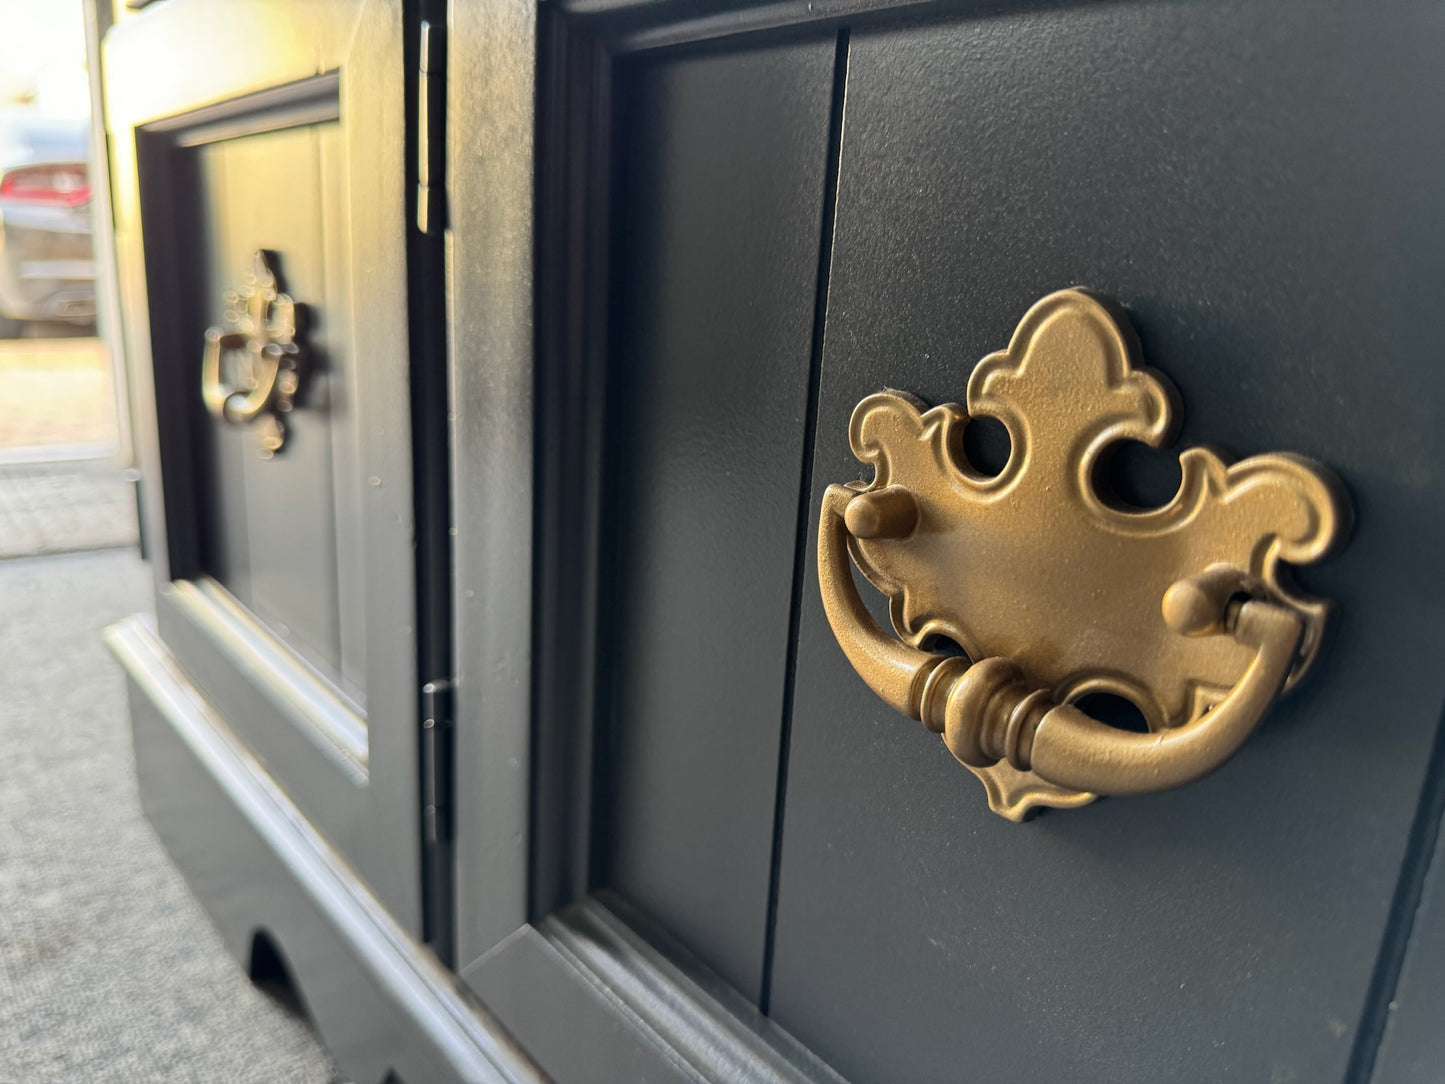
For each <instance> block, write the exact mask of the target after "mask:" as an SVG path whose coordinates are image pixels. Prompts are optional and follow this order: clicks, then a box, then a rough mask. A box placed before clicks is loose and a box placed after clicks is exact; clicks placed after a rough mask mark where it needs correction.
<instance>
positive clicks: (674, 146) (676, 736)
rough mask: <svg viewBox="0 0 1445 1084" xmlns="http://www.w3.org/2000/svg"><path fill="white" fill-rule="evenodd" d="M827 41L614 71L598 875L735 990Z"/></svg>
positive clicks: (788, 587)
mask: <svg viewBox="0 0 1445 1084" xmlns="http://www.w3.org/2000/svg"><path fill="white" fill-rule="evenodd" d="M834 52H835V50H834V43H833V40H832V38H831V36H829V37H826V38H823V39H822V40H818V41H813V42H807V43H801V44H788V45H778V46H771V47H767V48H761V49H754V50H750V51H747V52H734V53H721V54H714V55H703V56H691V57H686V58H677V59H669V60H663V61H660V62H653V63H649V62H645V61H639V62H636V63H635V64H632V65H629V66H627V67H625V68H623V69H622V70H621V71H620V73H619V77H618V82H617V86H616V93H617V97H616V101H617V112H616V116H617V117H618V118H619V128H620V130H619V134H618V143H617V147H618V169H617V174H616V178H617V179H616V191H617V192H618V194H619V196H618V199H619V203H620V207H619V211H618V215H617V226H616V231H615V236H614V243H615V244H616V246H617V249H616V251H617V258H616V262H615V266H614V278H613V282H614V284H615V286H614V291H615V292H614V294H613V296H614V298H615V305H616V307H615V309H614V312H615V313H616V317H617V325H616V328H615V335H616V338H615V343H616V347H615V350H614V354H613V380H612V383H611V386H610V387H609V390H608V396H609V403H608V442H609V466H608V470H609V480H610V481H609V486H608V492H607V496H606V497H605V507H606V511H605V520H606V523H607V525H608V527H607V529H608V530H609V531H610V532H611V535H610V538H609V540H608V543H607V544H608V547H609V548H610V550H611V552H612V554H613V555H614V561H613V563H612V565H611V566H610V568H611V572H610V577H609V580H610V582H608V583H607V584H606V586H605V589H604V594H605V596H606V599H607V601H606V602H604V606H606V607H607V609H606V610H605V611H604V616H603V622H604V629H605V630H606V631H605V632H604V635H603V637H602V640H603V642H604V645H605V646H604V653H605V657H606V658H608V659H610V661H611V667H610V672H609V673H608V674H606V675H605V676H604V682H606V683H608V684H610V698H609V699H608V701H607V702H606V706H605V715H606V720H607V724H608V725H606V726H605V727H604V731H605V732H604V736H603V740H602V744H601V747H600V752H599V757H600V761H601V763H600V770H599V775H600V778H601V787H600V789H601V792H602V797H601V799H600V803H599V804H600V805H601V816H600V818H599V820H600V824H601V826H600V828H599V829H598V831H597V849H598V851H599V857H600V859H601V873H600V876H599V877H598V878H597V879H598V880H599V881H600V883H601V884H603V885H606V886H609V887H611V888H613V889H615V890H616V891H618V892H619V893H621V894H622V895H623V896H625V897H626V898H627V899H629V900H630V901H632V902H633V903H634V904H636V905H638V906H640V907H641V908H643V909H644V910H645V911H647V912H649V913H651V914H652V915H653V916H654V917H655V918H657V919H658V920H659V921H660V922H661V923H662V924H663V925H664V926H666V927H667V928H668V929H669V930H670V931H671V932H672V933H674V934H675V935H676V936H677V937H679V938H680V939H681V940H682V941H684V942H685V943H686V944H688V945H689V946H690V947H691V948H692V949H694V950H695V951H696V952H698V954H699V955H700V956H702V957H703V959H705V960H706V961H707V962H708V963H709V964H711V965H712V966H713V967H714V968H716V969H717V971H718V972H719V973H720V974H722V975H723V976H724V977H725V978H726V979H728V980H729V981H730V982H732V983H733V984H735V985H736V986H737V987H738V989H739V990H741V991H743V992H744V993H745V994H746V995H747V996H748V997H750V998H756V997H757V996H758V994H759V991H760V984H761V977H762V967H763V944H764V936H765V931H766V926H767V908H768V884H769V875H770V866H771V861H772V839H773V820H774V794H775V787H776V784H777V773H778V754H779V742H780V729H779V728H780V726H781V723H782V715H783V691H784V684H785V669H786V659H787V653H788V638H789V619H790V613H791V597H792V590H793V576H794V569H793V565H794V552H795V549H796V545H797V529H798V527H797V525H798V517H799V487H800V485H801V484H802V481H801V476H802V469H803V468H802V464H803V457H804V448H805V441H804V435H803V434H804V421H805V416H806V414H807V411H808V385H809V367H810V354H811V344H812V336H813V311H814V307H815V289H814V284H815V280H816V272H817V266H818V250H819V236H820V229H821V221H822V208H823V203H824V179H825V173H826V165H827V163H826V159H827V140H828V130H829V118H830V102H831V97H832V85H833V61H834ZM609 678H610V681H609V680H608V679H609Z"/></svg>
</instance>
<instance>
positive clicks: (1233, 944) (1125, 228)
mask: <svg viewBox="0 0 1445 1084" xmlns="http://www.w3.org/2000/svg"><path fill="white" fill-rule="evenodd" d="M1442 48H1445V22H1442V21H1441V19H1440V17H1439V13H1438V11H1436V10H1434V9H1433V8H1432V7H1431V6H1430V5H1426V4H1399V5H1390V6H1388V7H1387V8H1381V7H1379V6H1374V5H1363V4H1348V5H1337V6H1336V7H1335V8H1333V9H1332V10H1331V12H1330V14H1329V16H1328V17H1327V18H1321V17H1320V15H1319V13H1318V12H1316V11H1315V10H1313V9H1312V8H1311V7H1310V6H1308V5H1304V4H1298V5H1284V4H1278V5H1253V4H1210V5H1205V4H1130V5H1104V6H1095V5H1066V6H1061V7H1060V6H1053V7H1048V8H1044V9H1039V10H1035V11H1029V12H1023V13H1013V14H989V15H987V16H979V17H969V18H964V19H960V20H957V21H950V22H939V23H934V24H927V25H916V26H912V27H908V28H901V29H895V28H889V27H875V28H871V29H859V30H856V31H855V32H854V33H853V35H852V37H851V42H850V47H849V55H848V78H847V99H846V101H847V104H846V110H845V117H844V128H843V131H844V137H843V144H842V155H841V164H840V171H839V180H838V192H839V195H838V216H837V228H836V241H835V247H834V251H833V259H832V276H831V281H830V284H829V295H828V307H827V321H826V342H825V348H824V355H823V365H822V374H821V388H820V396H819V407H818V420H817V444H816V449H817V451H816V464H815V471H814V482H813V502H814V503H813V509H814V515H815V517H816V513H817V509H818V507H819V504H818V502H819V500H820V498H821V494H822V492H823V489H824V487H825V486H826V485H827V484H828V483H830V482H843V481H848V480H851V479H855V478H858V477H860V474H861V473H862V472H861V471H860V464H859V463H858V461H857V460H856V459H855V458H854V456H853V455H852V453H851V452H850V451H849V447H848V419H849V416H850V413H851V411H852V409H853V407H854V405H855V404H856V403H857V402H858V401H859V400H860V399H862V398H864V397H865V396H866V395H868V394H869V393H871V392H874V391H877V390H878V389H880V388H882V387H885V386H886V387H895V388H901V389H906V390H908V391H910V392H912V393H914V394H916V395H918V396H920V397H921V398H923V399H925V400H926V401H928V402H930V403H942V402H954V401H961V400H962V396H963V392H964V387H965V384H966V383H967V380H968V377H969V374H970V372H971V371H972V369H973V366H974V365H975V363H976V362H977V361H978V360H979V359H980V358H982V357H983V356H984V355H986V354H988V353H990V352H993V351H996V350H1000V349H1003V348H1004V347H1005V346H1007V344H1008V342H1009V337H1010V334H1011V332H1012V331H1013V329H1014V327H1015V325H1016V323H1017V321H1018V320H1019V318H1020V317H1021V316H1022V314H1023V313H1024V312H1025V311H1026V310H1027V309H1028V307H1029V306H1030V305H1031V303H1032V302H1033V301H1035V300H1036V299H1038V298H1040V297H1042V296H1043V295H1045V294H1047V293H1049V292H1051V291H1053V290H1055V289H1059V288H1061V287H1065V286H1069V285H1086V286H1089V287H1092V288H1093V289H1095V290H1098V291H1100V292H1102V293H1105V294H1108V295H1111V296H1113V297H1115V298H1117V299H1118V300H1119V301H1120V302H1122V304H1123V305H1125V306H1126V307H1127V309H1128V312H1129V315H1130V318H1131V319H1132V321H1133V323H1134V326H1135V328H1136V329H1137V331H1138V333H1139V337H1140V339H1141V340H1142V346H1143V353H1144V357H1145V359H1146V360H1147V361H1148V362H1149V363H1150V364H1152V365H1154V366H1157V367H1158V368H1160V369H1162V370H1163V371H1164V372H1165V373H1166V374H1167V375H1168V376H1169V377H1170V378H1171V379H1172V380H1173V382H1174V383H1175V384H1176V385H1177V386H1178V387H1179V388H1180V389H1181V391H1182V395H1183V408H1184V427H1183V431H1182V434H1181V443H1183V444H1196V443H1201V442H1206V441H1207V442H1210V443H1213V444H1216V445H1220V446H1222V447H1223V448H1225V449H1227V450H1229V451H1230V452H1232V453H1234V454H1236V455H1247V454H1251V453H1256V452H1264V451H1273V450H1291V451H1297V452H1301V453H1303V454H1306V455H1309V456H1312V457H1315V458H1317V459H1319V460H1322V461H1324V462H1326V463H1328V464H1329V465H1331V466H1332V467H1333V468H1334V469H1335V470H1336V471H1338V473H1339V474H1340V476H1341V477H1342V478H1343V480H1344V481H1345V484H1346V485H1347V486H1348V488H1349V490H1350V491H1351V493H1352V494H1353V499H1354V502H1355V507H1356V513H1357V524H1356V527H1355V531H1354V536H1353V539H1352V540H1351V541H1350V542H1349V545H1348V547H1347V548H1346V549H1345V550H1344V551H1343V553H1342V554H1341V555H1340V556H1339V557H1337V558H1336V559H1333V560H1331V561H1329V562H1328V563H1326V564H1323V565H1320V566H1317V567H1312V568H1310V569H1307V570H1304V571H1303V572H1301V574H1300V580H1301V581H1302V583H1303V584H1304V586H1305V587H1306V588H1307V589H1308V590H1309V591H1311V592H1312V593H1316V594H1319V595H1322V596H1325V597H1329V598H1333V599H1335V600H1337V601H1338V603H1339V620H1338V622H1337V624H1336V625H1335V627H1334V629H1333V636H1332V639H1333V643H1332V645H1331V647H1330V649H1329V650H1330V653H1329V654H1328V656H1327V657H1326V658H1325V659H1324V660H1323V662H1322V665H1320V666H1319V667H1318V668H1317V670H1316V672H1315V673H1314V674H1312V675H1311V677H1310V679H1309V680H1308V681H1307V683H1305V684H1304V685H1302V686H1301V687H1300V688H1299V689H1298V690H1297V691H1296V692H1294V693H1292V694H1291V695H1289V696H1287V697H1286V698H1285V699H1284V700H1282V701H1281V702H1279V703H1278V704H1277V705H1276V707H1275V708H1274V709H1273V710H1272V711H1271V712H1270V714H1269V715H1268V717H1267V719H1266V721H1265V722H1264V724H1263V725H1262V727H1261V728H1260V729H1259V730H1258V732H1257V733H1256V734H1255V735H1254V736H1253V737H1252V738H1251V739H1250V740H1249V742H1248V743H1247V744H1246V745H1245V746H1244V748H1243V750H1242V751H1241V752H1240V753H1239V755H1238V756H1237V757H1236V758H1235V759H1234V760H1233V761H1232V762H1230V763H1229V764H1228V765H1226V766H1225V767H1224V768H1223V769H1222V770H1220V771H1219V772H1217V773H1216V774H1214V775H1213V776H1211V777H1209V778H1207V779H1205V780H1203V781H1201V782H1198V783H1195V784H1193V785H1190V786H1187V787H1184V788H1182V789H1179V790H1175V791H1170V792H1167V793H1161V794H1157V795H1153V796H1150V797H1143V798H1132V799H1119V800H1104V801H1099V802H1097V803H1095V804H1093V805H1090V806H1087V807H1085V808H1082V809H1076V810H1070V811H1048V812H1045V813H1043V814H1042V815H1040V816H1038V817H1037V818H1035V819H1034V820H1033V821H1031V822H1029V823H1025V824H1014V823H1010V822H1008V821H1006V820H1004V819H1002V818H1000V817H998V816H996V815H995V814H993V813H992V812H990V811H989V808H988V805H987V803H986V802H985V800H984V794H983V792H982V788H981V787H980V785H979V783H978V781H977V780H975V778H974V777H973V776H972V775H971V774H969V773H968V772H967V771H966V770H965V769H964V768H963V767H962V766H961V765H960V764H958V763H957V762H956V761H955V760H954V759H953V757H952V756H951V755H950V754H949V752H948V750H947V749H946V748H945V747H944V746H943V745H942V744H941V743H940V742H939V741H938V739H937V738H936V737H934V736H933V735H930V734H928V733H926V732H925V731H924V730H923V729H922V728H921V727H919V726H918V725H917V724H912V723H909V722H907V721H906V720H904V719H903V718H901V717H899V716H897V715H896V714H894V713H893V712H892V711H891V710H889V709H888V708H886V707H885V706H884V705H883V704H882V703H881V702H879V701H878V700H877V699H876V698H874V697H873V695H872V694H871V693H870V692H869V691H868V690H867V688H866V687H865V686H864V685H863V683H862V682H861V681H860V680H859V678H858V677H857V676H856V675H855V674H854V673H853V671H852V670H851V669H850V667H849V665H848V663H847V661H846V660H845V658H844V657H843V654H842V652H841V651H840V649H839V648H838V646H837V644H836V643H835V641H834V638H833V635H832V633H831V631H830V629H829V626H828V623H827V620H826V618H825V616H824V614H823V610H822V606H821V603H820V601H819V598H818V593H817V589H816V576H815V575H814V576H810V582H809V590H808V591H807V592H806V595H805V599H804V604H803V613H802V621H801V629H800V641H799V644H798V668H797V685H796V689H795V697H794V704H795V710H794V714H793V720H792V734H791V750H790V756H789V768H788V781H787V796H786V809H785V815H784V824H783V843H782V861H781V867H780V873H779V876H780V883H779V888H778V892H779V900H778V911H777V930H776V954H775V967H774V972H773V975H772V1005H771V1009H772V1013H773V1015H774V1017H775V1019H776V1020H777V1021H778V1022H779V1023H780V1024H782V1025H783V1026H784V1027H786V1028H789V1029H790V1030H792V1031H793V1032H794V1033H795V1034H796V1035H797V1036H798V1037H799V1038H800V1039H802V1040H803V1041H804V1042H805V1043H807V1044H808V1045H809V1046H810V1047H811V1048H812V1049H813V1050H814V1051H815V1052H817V1053H818V1054H819V1055H821V1056H822V1057H824V1058H826V1059H828V1060H829V1061H830V1062H831V1063H832V1064H833V1065H834V1066H835V1067H836V1068H837V1069H838V1070H840V1071H841V1072H842V1073H844V1074H845V1075H847V1076H849V1077H850V1078H852V1079H856V1080H859V1081H862V1080H898V1079H908V1080H917V1081H922V1080H961V1079H978V1080H991V1081H1030V1080H1045V1079H1048V1080H1111V1081H1126V1080H1140V1081H1144V1080H1161V1079H1197V1080H1276V1081H1285V1080H1298V1081H1307V1080H1308V1081H1317V1080H1338V1079H1341V1078H1342V1077H1343V1076H1345V1075H1346V1074H1347V1071H1348V1072H1349V1073H1350V1074H1353V1075H1351V1076H1350V1079H1363V1078H1364V1074H1367V1073H1368V1071H1369V1066H1370V1061H1371V1059H1372V1057H1373V1044H1374V1042H1375V1041H1376V1040H1377V1039H1378V1028H1379V1027H1380V1026H1381V1025H1382V1023H1383V1019H1384V1018H1383V1015H1382V1013H1383V1009H1384V1002H1385V1001H1388V998H1389V994H1390V992H1389V986H1388V983H1385V985H1384V986H1383V988H1382V989H1375V986H1376V985H1377V984H1379V982H1380V979H1379V977H1378V976H1377V966H1381V965H1379V963H1378V961H1380V960H1384V959H1385V957H1384V956H1382V946H1385V947H1387V948H1388V947H1389V946H1390V945H1391V944H1393V942H1394V941H1396V940H1397V939H1398V936H1399V935H1400V929H1399V928H1397V926H1396V925H1395V920H1396V919H1397V918H1398V916H1392V899H1394V898H1395V894H1396V888H1397V879H1398V878H1400V877H1401V868H1402V859H1403V858H1404V857H1405V856H1406V854H1407V853H1408V852H1410V851H1411V848H1412V847H1414V846H1415V843H1414V842H1412V823H1413V822H1414V821H1415V818H1416V816H1417V808H1418V807H1419V806H1420V803H1421V797H1422V790H1423V788H1425V787H1426V786H1427V783H1428V780H1429V779H1430V778H1431V777H1432V775H1433V773H1436V772H1438V771H1439V770H1440V765H1439V764H1438V763H1435V762H1434V761H1432V743H1433V739H1434V737H1435V734H1436V729H1437V725H1438V722H1439V718H1440V708H1441V702H1442V694H1445V679H1442V675H1441V670H1440V666H1439V659H1438V655H1439V647H1440V644H1441V643H1442V642H1445V585H1442V581H1441V579H1440V577H1439V575H1438V567H1439V540H1440V538H1441V537H1442V527H1445V523H1442V518H1445V512H1442V509H1445V472H1442V469H1441V464H1442V462H1445V438H1442V431H1441V428H1440V426H1439V424H1438V419H1439V416H1440V411H1441V408H1442V406H1445V404H1442V401H1441V400H1442V383H1441V381H1440V379H1439V373H1438V364H1437V362H1436V360H1435V358H1436V355H1437V353H1438V351H1437V349H1436V347H1435V345H1434V336H1433V315H1434V313H1435V311H1436V309H1437V308H1438V304H1439V283H1440V281H1441V271H1442V252H1445V211H1442V203H1441V200H1440V192H1441V191H1442V188H1445V158H1442V153H1441V143H1440V140H1439V138H1438V133H1437V132H1436V131H1435V129H1434V126H1435V115H1434V113H1435V111H1434V110H1433V109H1422V108H1421V106H1420V103H1424V102H1430V103H1438V102H1440V101H1442V100H1445V76H1442V71H1445V69H1442V68H1441V66H1440V64H1439V62H1438V58H1439V56H1440V54H1441V50H1442ZM986 450H987V449H985V451H986ZM1172 458H1173V457H1172V456H1170V455H1158V456H1150V455H1140V456H1137V457H1125V460H1124V462H1123V463H1122V464H1121V465H1120V469H1121V471H1122V472H1123V476H1122V478H1121V480H1120V484H1121V485H1122V486H1123V487H1124V488H1125V489H1126V490H1127V491H1129V492H1131V493H1133V494H1134V495H1135V500H1136V502H1138V503H1143V504H1149V505H1152V504H1156V503H1163V501H1165V500H1167V499H1168V497H1170V496H1171V495H1172V492H1173V486H1174V485H1175V484H1177V481H1178V472H1177V467H1172V466H1171V460H1172ZM808 552H809V553H810V554H811V553H813V552H814V549H813V547H812V546H811V545H810V548H809V551H808ZM1423 792H1425V793H1428V791H1423ZM1434 815H1435V817H1436V818H1438V808H1437V809H1436V810H1435V814H1434ZM1427 819H1428V818H1427ZM1416 830H1417V831H1418V829H1416ZM1427 830H1429V826H1428V824H1427ZM1412 868H1413V867H1407V869H1406V874H1405V876H1407V877H1409V876H1414V873H1413V872H1412ZM1405 928H1406V929H1408V927H1405ZM1389 951H1394V949H1393V948H1390V949H1389ZM1382 974H1388V968H1386V971H1385V972H1382ZM1382 998H1383V999H1384V1000H1383V1001H1382V1000H1381V999H1382Z"/></svg>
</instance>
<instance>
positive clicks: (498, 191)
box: [447, 0, 537, 970]
mask: <svg viewBox="0 0 1445 1084" xmlns="http://www.w3.org/2000/svg"><path fill="white" fill-rule="evenodd" d="M449 18H450V26H449V28H448V35H447V70H448V72H449V73H450V76H451V77H450V78H449V79H448V80H447V145H448V153H447V188H448V212H449V217H450V222H451V230H450V237H449V239H448V245H449V248H448V254H447V257H448V262H447V273H448V276H449V279H450V281H449V286H448V289H449V291H450V298H449V313H450V317H451V328H450V332H451V335H450V348H451V359H450V360H451V365H450V374H449V375H450V378H451V389H450V390H451V403H452V410H453V412H454V413H453V416H452V418H451V419H449V421H450V425H449V428H450V430H451V447H452V458H453V462H454V463H455V464H457V468H456V469H455V470H454V471H453V472H452V522H453V524H454V529H455V530H456V537H455V538H454V540H453V547H452V555H453V563H454V568H455V578H454V581H453V585H452V599H453V607H454V615H455V622H456V625H455V630H456V632H455V639H454V650H455V653H456V659H455V661H456V667H457V669H456V677H457V686H456V773H457V780H458V787H457V794H456V825H457V838H456V855H457V858H456V861H457V882H456V915H457V931H456V937H457V943H456V954H457V961H458V969H459V970H461V969H463V968H464V967H465V966H466V964H467V963H469V962H471V961H473V960H475V959H477V957H479V956H480V955H481V954H483V953H484V952H486V951H487V950H488V949H490V948H492V946H494V945H496V944H497V943H498V942H499V941H501V940H502V939H503V938H505V937H506V936H507V935H509V934H510V933H511V932H512V931H513V930H515V929H517V928H518V927H519V926H520V925H521V924H522V923H523V922H525V921H526V920H527V917H528V916H527V861H528V854H529V845H530V842H531V839H530V824H529V820H528V796H529V790H530V786H531V739H532V719H531V714H530V713H531V700H530V696H529V693H530V680H531V672H532V614H531V608H532V576H533V569H532V546H533V532H532V510H533V508H532V505H533V498H534V488H533V482H532V463H533V443H532V442H533V417H532V411H533V390H532V376H533V374H532V346H533V338H532V318H533V309H532V286H533V262H532V244H533V218H532V201H533V179H534V178H533V163H532V155H533V150H534V128H535V99H536V52H537V37H536V26H537V13H536V10H535V7H534V6H533V4H532V3H531V2H530V0H497V2H494V3H486V4H454V5H452V6H451V10H450V12H449Z"/></svg>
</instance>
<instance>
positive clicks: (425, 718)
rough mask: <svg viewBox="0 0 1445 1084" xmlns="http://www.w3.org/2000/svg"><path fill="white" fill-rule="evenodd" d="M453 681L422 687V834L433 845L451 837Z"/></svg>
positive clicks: (428, 684)
mask: <svg viewBox="0 0 1445 1084" xmlns="http://www.w3.org/2000/svg"><path fill="white" fill-rule="evenodd" d="M451 746H452V682H451V679H449V678H442V679H438V680H436V681H428V682H427V683H426V684H425V685H423V686H422V687H421V791H422V793H421V802H422V838H423V840H424V841H425V842H426V844H427V845H428V846H434V845H436V844H438V843H442V842H445V841H447V840H450V839H451V838H452V783H451Z"/></svg>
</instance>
